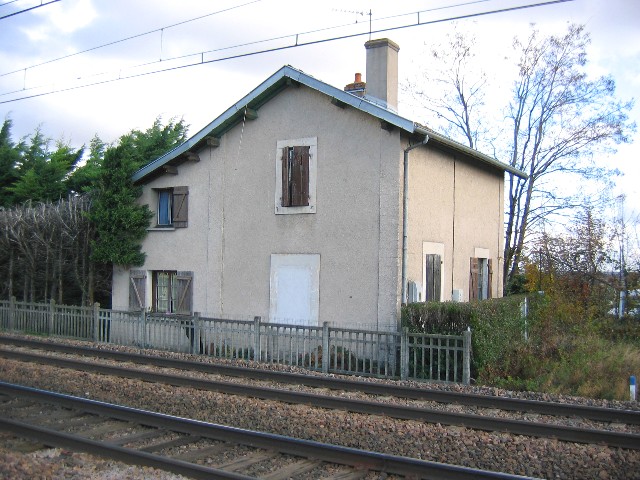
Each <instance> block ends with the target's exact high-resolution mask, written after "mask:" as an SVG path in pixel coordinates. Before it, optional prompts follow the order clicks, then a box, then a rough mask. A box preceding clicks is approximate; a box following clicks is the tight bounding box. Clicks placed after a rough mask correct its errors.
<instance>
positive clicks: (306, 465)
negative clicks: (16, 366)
mask: <svg viewBox="0 0 640 480" xmlns="http://www.w3.org/2000/svg"><path fill="white" fill-rule="evenodd" d="M0 412H1V416H0V428H1V429H2V430H6V431H9V432H12V433H13V434H14V435H16V436H19V437H23V438H30V439H32V440H34V441H36V442H38V443H40V444H43V445H48V446H54V447H61V448H67V449H72V450H75V451H82V452H85V453H91V454H94V455H99V456H102V457H107V458H112V459H115V460H119V461H123V462H125V463H129V464H137V465H144V466H149V467H154V468H160V469H163V470H167V471H171V472H173V473H177V474H181V475H185V476H189V477H192V478H203V479H205V478H206V479H252V478H265V479H271V480H278V479H282V480H284V479H288V478H325V479H338V478H340V479H347V478H349V479H351V478H353V479H355V478H371V477H367V475H369V474H370V473H375V474H376V478H377V475H379V474H380V473H384V474H386V475H389V477H387V478H429V479H483V478H487V479H517V478H520V479H522V478H527V477H522V476H516V475H510V474H503V473H498V472H490V471H486V470H476V469H471V468H466V467H459V466H455V465H446V464H442V463H437V462H427V461H422V460H417V459H412V458H406V457H399V456H393V455H385V454H380V453H374V452H367V451H363V450H357V449H353V448H346V447H341V446H335V445H328V444H324V443H319V442H313V441H309V440H300V439H294V438H289V437H284V436H280V435H274V434H268V433H262V432H255V431H250V430H243V429H238V428H234V427H229V426H223V425H216V424H211V423H206V422H201V421H196V420H190V419H185V418H178V417H173V416H170V415H165V414H161V413H155V412H150V411H146V410H140V409H135V408H130V407H125V406H120V405H113V404H109V403H105V402H99V401H95V400H88V399H84V398H79V397H74V396H70V395H63V394H60V393H54V392H48V391H44V390H38V389H34V388H30V387H24V386H19V385H13V384H9V383H5V382H0Z"/></svg>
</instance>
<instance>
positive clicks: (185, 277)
mask: <svg viewBox="0 0 640 480" xmlns="http://www.w3.org/2000/svg"><path fill="white" fill-rule="evenodd" d="M174 287H175V289H176V296H175V298H176V303H177V304H176V305H175V313H178V314H181V315H191V312H192V307H193V272H178V273H177V274H176V277H175V285H174Z"/></svg>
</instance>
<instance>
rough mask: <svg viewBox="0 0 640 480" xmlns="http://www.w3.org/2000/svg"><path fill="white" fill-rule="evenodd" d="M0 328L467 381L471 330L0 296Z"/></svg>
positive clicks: (351, 371)
mask: <svg viewBox="0 0 640 480" xmlns="http://www.w3.org/2000/svg"><path fill="white" fill-rule="evenodd" d="M0 330H3V331H10V332H21V333H26V334H36V335H51V336H60V337H66V338H73V339H79V340H89V341H93V342H99V343H111V344H115V345H126V346H133V347H137V348H143V349H145V348H153V349H159V350H167V351H174V352H185V353H193V354H201V355H208V356H212V357H216V358H227V359H238V360H247V361H256V362H262V363H274V364H279V365H289V366H296V367H302V368H306V369H310V370H315V371H319V372H324V373H338V374H347V375H360V376H370V377H378V378H394V379H397V378H400V379H403V380H422V381H442V382H459V383H460V382H461V383H464V384H468V383H469V379H470V361H471V360H470V357H471V332H464V333H463V335H460V336H457V335H431V334H418V333H409V332H408V331H407V330H404V331H402V332H388V331H373V330H360V329H348V328H338V327H333V326H329V324H328V323H326V322H325V323H324V324H323V325H322V326H317V327H311V326H302V325H290V324H279V323H270V322H264V321H262V319H261V318H260V317H255V318H254V319H253V320H228V319H219V318H204V317H200V316H199V315H197V314H196V315H194V316H182V315H164V314H154V313H148V312H128V311H118V310H106V309H102V308H100V307H99V305H98V304H96V305H94V306H93V307H71V306H63V305H56V303H55V302H53V301H51V302H50V303H48V304H36V303H27V302H18V301H16V300H15V299H11V300H10V301H0Z"/></svg>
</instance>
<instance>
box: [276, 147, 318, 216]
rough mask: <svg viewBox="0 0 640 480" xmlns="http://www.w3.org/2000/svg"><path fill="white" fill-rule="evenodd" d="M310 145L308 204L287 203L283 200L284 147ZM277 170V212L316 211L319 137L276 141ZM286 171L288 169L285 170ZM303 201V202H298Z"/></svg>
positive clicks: (280, 213)
mask: <svg viewBox="0 0 640 480" xmlns="http://www.w3.org/2000/svg"><path fill="white" fill-rule="evenodd" d="M300 147H308V150H309V166H308V190H307V196H308V202H307V203H308V204H307V205H303V204H298V205H287V203H288V202H287V201H286V200H283V192H284V190H283V170H284V168H283V149H285V148H287V149H292V151H295V149H296V148H300ZM275 162H276V163H275V171H276V188H275V213H276V215H288V214H301V213H316V185H317V168H318V139H317V137H307V138H298V139H290V140H279V141H278V142H277V143H276V155H275ZM284 173H286V171H285V172H284ZM297 203H303V202H297Z"/></svg>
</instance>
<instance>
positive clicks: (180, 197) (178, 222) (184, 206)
mask: <svg viewBox="0 0 640 480" xmlns="http://www.w3.org/2000/svg"><path fill="white" fill-rule="evenodd" d="M172 208H173V210H172V212H171V213H172V217H173V226H174V227H175V228H186V227H187V225H188V220H189V187H173V203H172Z"/></svg>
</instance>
